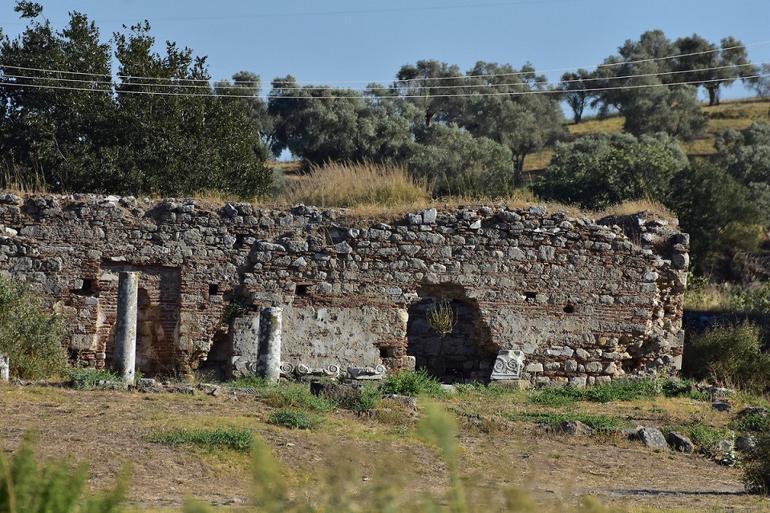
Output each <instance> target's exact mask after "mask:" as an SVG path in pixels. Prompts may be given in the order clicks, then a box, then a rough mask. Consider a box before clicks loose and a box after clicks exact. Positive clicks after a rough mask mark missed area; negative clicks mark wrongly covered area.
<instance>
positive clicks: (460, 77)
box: [0, 40, 770, 87]
mask: <svg viewBox="0 0 770 513" xmlns="http://www.w3.org/2000/svg"><path fill="white" fill-rule="evenodd" d="M768 44H770V40H767V41H757V42H754V43H749V44H745V45H735V46H729V47H725V48H714V49H711V50H703V51H700V52H689V53H681V54H676V55H667V56H664V57H650V58H647V59H638V60H632V61H622V62H615V63H605V64H599V65H597V68H605V67H614V66H624V65H627V64H639V63H642V62H656V61H662V60H671V59H677V58H681V57H691V56H695V55H706V54H710V53H715V52H722V51H727V50H735V49H738V48H751V47H755V46H762V45H768ZM590 67H591V66H577V67H569V68H551V69H545V70H539V71H538V70H533V71H515V72H508V73H492V74H479V75H458V76H451V77H433V78H430V80H432V81H439V80H463V79H468V78H494V77H507V76H521V75H532V74H534V73H549V72H555V71H573V70H578V69H581V68H590ZM0 68H7V69H15V70H21V71H36V72H41V73H63V74H68V75H78V76H91V77H102V78H110V79H112V78H119V79H125V80H153V81H172V80H185V81H187V82H205V83H211V81H212V80H211V79H207V78H185V79H181V78H174V77H146V76H139V75H121V74H118V75H112V74H111V73H89V72H84V71H68V70H60V69H59V70H57V69H48V68H34V67H27V66H15V65H11V64H0ZM420 80H426V78H409V79H396V80H390V79H387V80H348V81H345V80H338V81H333V82H329V83H330V84H346V83H347V84H354V83H355V84H364V83H367V84H368V83H378V82H384V83H409V82H415V81H420ZM273 82H274V83H286V81H280V80H279V81H273ZM241 83H242V84H246V83H250V84H252V85H256V84H261V83H262V81H244V82H241ZM330 87H331V86H330Z"/></svg>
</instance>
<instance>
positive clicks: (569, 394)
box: [529, 379, 662, 406]
mask: <svg viewBox="0 0 770 513" xmlns="http://www.w3.org/2000/svg"><path fill="white" fill-rule="evenodd" d="M661 392H662V383H661V382H660V381H658V380H654V379H616V380H613V381H610V382H608V383H602V384H599V385H594V386H590V387H586V388H577V387H572V386H564V387H548V388H543V389H540V390H535V391H534V392H532V393H530V395H529V401H530V402H531V403H534V404H542V405H544V406H566V405H568V404H572V403H575V402H577V401H591V402H596V403H609V402H612V401H636V400H638V399H652V398H655V397H657V396H659V395H660V394H661Z"/></svg>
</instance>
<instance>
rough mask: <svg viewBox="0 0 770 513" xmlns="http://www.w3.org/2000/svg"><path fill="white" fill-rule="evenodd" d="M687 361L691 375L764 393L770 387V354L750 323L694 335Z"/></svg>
mask: <svg viewBox="0 0 770 513" xmlns="http://www.w3.org/2000/svg"><path fill="white" fill-rule="evenodd" d="M684 354H685V359H684V362H683V367H684V371H685V373H686V374H687V375H689V376H692V377H694V378H698V379H705V378H711V379H713V380H714V381H715V382H717V383H726V384H731V385H735V386H739V387H741V388H743V389H745V390H748V391H751V392H759V393H762V392H764V391H766V390H767V389H768V388H770V355H768V354H766V353H763V352H762V339H761V338H760V330H759V328H758V327H757V326H755V325H754V324H751V323H750V322H743V323H741V324H738V325H735V326H718V327H715V328H711V329H708V330H706V331H705V332H704V333H703V334H701V335H696V336H693V337H691V338H690V340H689V344H688V347H687V348H686V350H685V352H684Z"/></svg>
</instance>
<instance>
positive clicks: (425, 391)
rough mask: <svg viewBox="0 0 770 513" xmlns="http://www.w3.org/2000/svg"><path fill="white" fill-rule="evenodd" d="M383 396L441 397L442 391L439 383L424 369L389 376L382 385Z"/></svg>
mask: <svg viewBox="0 0 770 513" xmlns="http://www.w3.org/2000/svg"><path fill="white" fill-rule="evenodd" d="M382 393H383V394H397V395H409V396H412V397H415V396H418V395H429V396H434V397H436V396H441V395H443V393H444V390H443V389H442V388H441V383H440V382H439V381H438V380H437V379H436V378H434V377H433V376H431V375H429V374H428V372H427V371H426V370H424V369H421V370H418V371H415V372H408V371H405V372H398V373H396V374H390V375H389V376H388V377H387V378H385V382H384V383H383V384H382Z"/></svg>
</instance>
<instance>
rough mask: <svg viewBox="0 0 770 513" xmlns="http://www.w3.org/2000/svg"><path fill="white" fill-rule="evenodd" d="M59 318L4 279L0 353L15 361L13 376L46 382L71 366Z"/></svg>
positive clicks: (1, 281)
mask: <svg viewBox="0 0 770 513" xmlns="http://www.w3.org/2000/svg"><path fill="white" fill-rule="evenodd" d="M63 333H64V330H63V328H62V324H61V321H60V319H59V317H58V316H57V315H56V314H54V313H52V312H48V311H46V309H45V308H43V306H42V304H41V303H40V300H39V299H38V298H37V297H34V296H32V295H31V294H29V293H28V292H27V291H26V290H25V289H24V288H23V287H22V286H21V285H19V284H17V283H13V282H10V281H8V280H6V279H5V278H0V354H5V355H7V356H8V357H9V358H10V360H11V375H13V376H17V377H19V378H22V379H44V378H48V377H52V376H57V375H59V374H60V373H61V372H62V370H64V367H65V365H66V364H67V355H66V353H65V351H64V348H63V347H62V344H61V341H62V336H63Z"/></svg>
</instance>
